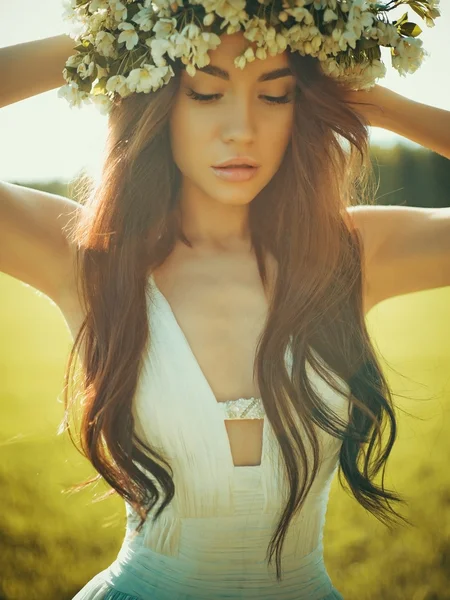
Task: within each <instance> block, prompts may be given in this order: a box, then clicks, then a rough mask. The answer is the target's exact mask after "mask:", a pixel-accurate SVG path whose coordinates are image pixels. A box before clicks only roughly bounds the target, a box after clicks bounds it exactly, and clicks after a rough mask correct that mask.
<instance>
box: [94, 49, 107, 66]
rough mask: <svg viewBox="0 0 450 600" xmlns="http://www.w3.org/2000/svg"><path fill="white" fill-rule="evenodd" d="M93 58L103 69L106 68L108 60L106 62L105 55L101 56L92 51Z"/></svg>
mask: <svg viewBox="0 0 450 600" xmlns="http://www.w3.org/2000/svg"><path fill="white" fill-rule="evenodd" d="M94 60H95V62H96V63H97V64H98V65H99V67H102V68H103V69H106V67H107V65H108V62H107V60H106V57H105V56H102V55H101V54H98V52H94Z"/></svg>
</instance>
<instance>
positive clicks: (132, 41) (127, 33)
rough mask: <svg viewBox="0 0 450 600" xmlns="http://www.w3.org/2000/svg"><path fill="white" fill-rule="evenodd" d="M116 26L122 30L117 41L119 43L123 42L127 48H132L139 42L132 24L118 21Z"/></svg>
mask: <svg viewBox="0 0 450 600" xmlns="http://www.w3.org/2000/svg"><path fill="white" fill-rule="evenodd" d="M117 28H118V29H121V30H122V33H121V34H120V35H119V39H118V40H117V42H118V43H119V44H121V43H122V42H125V44H126V47H127V50H133V48H134V47H135V46H136V44H138V43H139V35H138V34H137V33H136V30H135V28H134V25H132V24H131V23H119V25H118V27H117Z"/></svg>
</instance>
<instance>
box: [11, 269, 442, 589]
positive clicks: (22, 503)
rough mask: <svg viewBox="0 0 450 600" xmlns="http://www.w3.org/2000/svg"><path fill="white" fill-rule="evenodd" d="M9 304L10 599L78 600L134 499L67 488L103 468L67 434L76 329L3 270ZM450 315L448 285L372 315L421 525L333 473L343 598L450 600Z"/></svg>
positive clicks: (332, 518) (401, 487) (394, 465)
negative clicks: (382, 509) (380, 510)
mask: <svg viewBox="0 0 450 600" xmlns="http://www.w3.org/2000/svg"><path fill="white" fill-rule="evenodd" d="M0 299H1V300H0V307H1V313H0V340H1V343H0V403H1V407H0V410H1V415H2V418H1V419H0V457H1V460H0V485H1V494H0V510H1V514H2V519H1V523H0V556H1V571H0V600H25V599H26V600H42V599H44V598H45V599H46V600H69V599H71V598H72V597H73V596H74V595H75V593H76V592H77V591H78V590H79V589H80V588H81V587H82V586H83V585H84V584H85V583H86V582H87V581H88V580H89V579H90V578H91V577H93V576H94V575H95V574H96V573H98V572H99V571H101V570H102V569H104V568H106V567H107V566H108V565H109V564H110V563H111V562H112V561H113V560H114V559H115V557H116V555H117V552H118V550H119V548H120V545H121V542H122V537H123V533H124V527H125V511H124V507H123V501H122V500H121V499H120V498H110V499H108V500H106V501H103V502H101V503H97V504H92V503H91V500H92V498H93V496H94V494H97V495H100V494H101V493H103V492H104V491H106V489H107V488H106V486H105V485H101V486H97V487H96V488H95V489H92V490H90V491H89V490H85V491H83V492H81V493H79V494H76V495H73V496H68V495H64V494H62V490H63V489H65V488H66V487H68V486H69V485H71V484H74V483H76V482H78V481H80V480H81V479H84V478H86V477H87V476H89V475H91V474H93V473H94V471H93V469H92V468H91V467H90V465H89V464H88V463H87V461H84V459H83V458H82V457H81V456H80V454H79V453H78V452H77V451H76V450H75V449H74V447H73V446H72V444H71V442H70V440H69V439H68V437H66V436H65V437H62V436H57V434H56V430H57V427H58V424H59V422H60V420H61V418H62V415H63V404H62V395H61V392H62V385H63V373H64V368H65V364H66V361H67V358H68V353H69V349H70V345H71V338H70V334H69V331H68V328H67V326H66V324H65V321H64V319H63V317H62V314H61V313H60V311H59V309H58V308H57V307H56V306H55V305H54V304H53V303H52V302H51V301H50V300H49V299H48V298H46V297H45V296H42V295H40V294H38V292H36V290H34V289H33V288H30V287H29V286H25V285H24V284H22V283H21V282H19V281H17V280H14V279H12V278H10V277H8V276H6V275H2V274H0ZM449 307H450V288H444V289H440V290H433V291H430V292H420V293H417V294H412V295H409V296H405V297H402V298H395V299H392V300H389V301H387V302H384V303H382V304H380V305H379V306H377V307H375V308H374V309H373V310H372V311H371V312H370V313H369V315H368V326H369V329H370V332H371V335H372V338H373V340H374V342H375V344H376V346H377V348H378V351H379V353H380V356H381V357H383V361H385V362H383V365H384V366H385V372H386V375H387V377H388V380H389V382H390V384H391V387H392V389H393V392H394V400H395V402H396V405H397V406H398V408H399V410H398V411H397V415H398V418H399V439H398V441H397V444H396V446H395V448H394V451H393V453H392V455H391V458H390V460H389V462H388V469H387V478H386V486H387V487H388V488H389V489H393V490H395V491H396V492H397V493H399V494H401V495H402V496H403V497H404V498H405V500H406V501H407V502H408V506H406V507H401V506H399V507H398V509H399V510H400V511H401V513H402V514H403V515H404V516H406V517H407V518H408V519H409V520H411V521H412V522H413V523H414V527H413V528H406V527H401V526H399V527H398V529H397V530H396V531H395V532H393V533H390V532H389V530H388V529H387V528H386V527H384V526H383V525H382V524H381V523H380V522H379V521H377V520H376V519H375V517H373V516H372V515H370V513H367V512H366V511H365V510H364V509H363V508H362V507H361V506H360V505H359V504H358V503H357V502H356V501H355V500H354V499H353V498H352V497H351V495H350V493H349V492H345V491H344V490H342V489H341V488H340V486H339V483H338V480H337V477H336V478H335V480H334V482H333V486H332V490H331V496H330V504H329V507H328V512H327V523H326V528H325V561H326V565H327V568H328V572H329V574H330V576H331V578H332V580H333V582H334V584H335V586H336V587H337V589H339V590H340V591H341V592H342V594H343V596H344V597H345V599H346V600H356V599H357V600H373V599H377V600H380V599H387V600H391V599H392V600H396V599H398V600H400V599H401V600H405V599H408V600H445V599H450V469H449V468H448V465H449V461H450V440H449V438H450V414H449V407H450V369H449V367H450V318H449V312H450V308H449ZM397 372H399V373H400V374H399V373H397ZM402 396H406V398H404V397H402ZM402 409H403V410H405V411H407V412H408V413H410V414H411V416H408V415H406V414H404V413H403V412H402Z"/></svg>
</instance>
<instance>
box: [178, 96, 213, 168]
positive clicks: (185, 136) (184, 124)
mask: <svg viewBox="0 0 450 600" xmlns="http://www.w3.org/2000/svg"><path fill="white" fill-rule="evenodd" d="M207 129H208V127H207V125H206V123H204V122H199V119H198V116H197V117H196V118H195V115H193V114H192V111H190V110H189V109H188V108H187V107H186V106H185V105H179V106H176V107H175V109H174V110H173V112H172V116H171V119H170V142H171V148H172V154H173V158H174V161H175V163H176V164H177V166H178V168H179V169H180V170H182V171H186V170H189V169H190V166H191V165H193V164H195V162H198V159H200V157H201V155H202V152H203V153H204V146H205V141H204V140H205V137H206V135H207Z"/></svg>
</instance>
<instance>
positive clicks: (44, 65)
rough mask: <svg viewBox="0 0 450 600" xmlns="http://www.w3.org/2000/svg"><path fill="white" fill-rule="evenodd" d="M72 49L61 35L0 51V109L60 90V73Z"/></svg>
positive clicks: (62, 79) (72, 42) (69, 38)
mask: <svg viewBox="0 0 450 600" xmlns="http://www.w3.org/2000/svg"><path fill="white" fill-rule="evenodd" d="M75 46H76V42H75V41H74V40H73V39H72V38H71V37H69V36H68V35H65V34H62V35H57V36H54V37H49V38H45V39H43V40H35V41H32V42H25V43H23V44H16V45H14V46H6V47H5V48H0V82H1V85H0V107H3V106H7V105H8V104H13V103H14V102H18V101H19V100H25V99H26V98H31V96H35V95H36V94H41V93H42V92H47V91H48V90H52V89H54V88H56V87H60V86H63V85H64V84H65V83H66V82H65V80H64V78H63V75H62V72H63V69H64V66H65V63H66V60H67V58H68V57H69V56H70V55H71V54H73V48H74V47H75Z"/></svg>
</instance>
